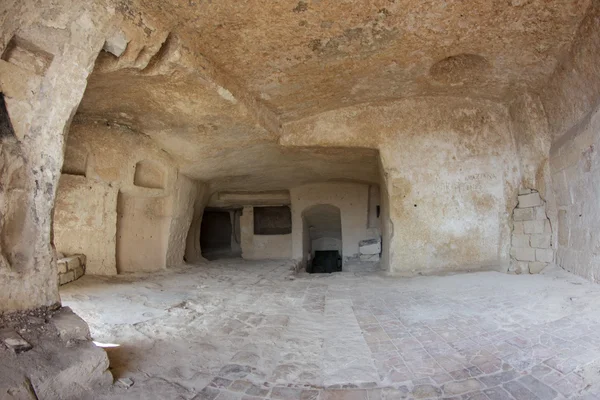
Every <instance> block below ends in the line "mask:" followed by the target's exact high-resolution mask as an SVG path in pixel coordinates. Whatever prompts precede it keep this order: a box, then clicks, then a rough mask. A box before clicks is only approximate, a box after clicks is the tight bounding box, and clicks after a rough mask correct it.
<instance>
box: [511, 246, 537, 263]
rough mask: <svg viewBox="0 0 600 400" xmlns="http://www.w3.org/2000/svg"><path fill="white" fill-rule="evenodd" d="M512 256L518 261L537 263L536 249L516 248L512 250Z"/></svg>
mask: <svg viewBox="0 0 600 400" xmlns="http://www.w3.org/2000/svg"><path fill="white" fill-rule="evenodd" d="M510 254H511V255H512V256H513V257H514V258H515V259H516V260H517V261H535V249H532V248H525V247H522V248H519V247H514V248H512V249H511V250H510Z"/></svg>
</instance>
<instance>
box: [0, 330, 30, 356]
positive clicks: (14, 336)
mask: <svg viewBox="0 0 600 400" xmlns="http://www.w3.org/2000/svg"><path fill="white" fill-rule="evenodd" d="M0 340H1V341H2V343H4V345H5V346H6V347H8V348H9V349H10V350H12V351H13V352H15V353H17V354H19V353H22V352H24V351H27V350H31V348H32V347H33V346H32V345H31V344H29V342H27V341H26V340H25V339H23V338H22V337H21V335H19V334H18V333H17V332H15V331H14V330H12V329H2V330H0Z"/></svg>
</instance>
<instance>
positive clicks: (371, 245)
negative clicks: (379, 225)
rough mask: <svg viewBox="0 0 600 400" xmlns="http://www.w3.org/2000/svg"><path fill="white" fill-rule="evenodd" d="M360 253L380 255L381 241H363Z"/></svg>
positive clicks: (359, 248)
mask: <svg viewBox="0 0 600 400" xmlns="http://www.w3.org/2000/svg"><path fill="white" fill-rule="evenodd" d="M358 252H359V253H360V254H379V253H381V241H380V240H379V239H369V240H363V241H361V242H360V243H359V246H358Z"/></svg>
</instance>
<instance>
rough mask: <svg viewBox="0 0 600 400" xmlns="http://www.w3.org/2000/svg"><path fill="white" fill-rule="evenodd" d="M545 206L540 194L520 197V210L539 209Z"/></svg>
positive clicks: (535, 193)
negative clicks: (538, 207)
mask: <svg viewBox="0 0 600 400" xmlns="http://www.w3.org/2000/svg"><path fill="white" fill-rule="evenodd" d="M542 204H543V202H542V198H541V197H540V194H539V193H537V192H534V193H529V194H522V195H520V196H519V205H518V207H519V208H529V207H537V206H541V205H542Z"/></svg>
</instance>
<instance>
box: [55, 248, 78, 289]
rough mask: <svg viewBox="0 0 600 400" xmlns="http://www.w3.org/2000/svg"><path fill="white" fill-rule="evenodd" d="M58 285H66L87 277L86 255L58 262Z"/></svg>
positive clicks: (62, 259)
mask: <svg viewBox="0 0 600 400" xmlns="http://www.w3.org/2000/svg"><path fill="white" fill-rule="evenodd" d="M57 265H58V283H59V285H61V286H62V285H66V284H67V283H70V282H73V281H76V280H77V279H79V278H81V277H82V276H83V275H85V255H83V254H74V255H72V256H69V257H64V258H61V259H59V260H58V262H57Z"/></svg>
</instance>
